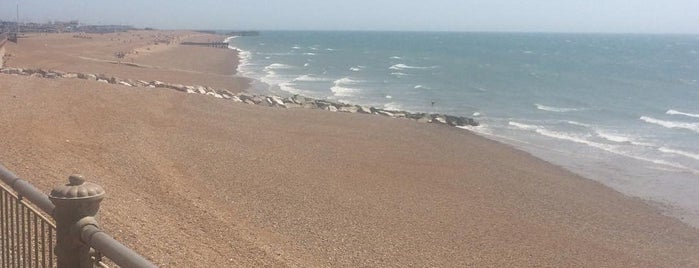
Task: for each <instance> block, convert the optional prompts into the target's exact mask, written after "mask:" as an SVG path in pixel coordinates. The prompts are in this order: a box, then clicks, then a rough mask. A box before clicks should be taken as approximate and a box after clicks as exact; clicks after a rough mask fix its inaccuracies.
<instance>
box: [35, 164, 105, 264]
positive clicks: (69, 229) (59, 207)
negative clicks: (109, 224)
mask: <svg viewBox="0 0 699 268" xmlns="http://www.w3.org/2000/svg"><path fill="white" fill-rule="evenodd" d="M68 180H69V183H68V184H66V185H62V186H58V187H56V188H54V189H53V190H52V191H51V195H50V196H49V198H50V199H51V202H53V204H54V205H56V208H55V209H54V211H53V218H54V219H55V220H56V247H55V253H56V257H57V258H58V268H74V267H79V268H88V267H90V268H92V267H93V262H92V260H91V256H90V246H88V245H87V244H85V243H83V242H82V238H81V233H82V228H83V227H84V226H85V225H95V226H96V225H97V222H96V221H95V218H94V217H95V216H96V215H97V212H98V211H99V205H100V202H101V201H102V199H103V198H104V189H102V187H101V186H99V185H97V184H94V183H89V182H85V179H84V178H83V177H82V176H81V175H71V176H70V177H69V178H68Z"/></svg>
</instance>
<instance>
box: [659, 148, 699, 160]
mask: <svg viewBox="0 0 699 268" xmlns="http://www.w3.org/2000/svg"><path fill="white" fill-rule="evenodd" d="M658 151H661V152H663V153H668V154H676V155H681V156H684V157H689V158H692V159H695V160H699V154H698V153H693V152H686V151H682V150H676V149H670V148H667V147H660V148H658Z"/></svg>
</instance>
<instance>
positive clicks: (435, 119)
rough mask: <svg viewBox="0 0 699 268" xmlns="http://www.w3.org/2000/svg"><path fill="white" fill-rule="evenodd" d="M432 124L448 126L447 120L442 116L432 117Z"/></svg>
mask: <svg viewBox="0 0 699 268" xmlns="http://www.w3.org/2000/svg"><path fill="white" fill-rule="evenodd" d="M432 123H442V124H446V123H447V119H446V118H444V116H443V115H441V114H436V115H432Z"/></svg>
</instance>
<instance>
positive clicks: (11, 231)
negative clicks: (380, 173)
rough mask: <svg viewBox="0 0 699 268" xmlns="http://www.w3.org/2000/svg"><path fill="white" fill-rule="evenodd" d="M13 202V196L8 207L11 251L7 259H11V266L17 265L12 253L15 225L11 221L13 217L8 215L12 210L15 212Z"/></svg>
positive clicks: (12, 212) (10, 214)
mask: <svg viewBox="0 0 699 268" xmlns="http://www.w3.org/2000/svg"><path fill="white" fill-rule="evenodd" d="M14 203H15V202H14V198H10V207H9V209H10V210H9V211H10V213H9V217H8V220H9V222H10V249H11V252H10V257H9V259H10V260H11V261H12V262H11V263H12V267H17V260H15V254H14V253H15V252H14V250H15V249H16V248H15V225H14V222H13V221H12V220H13V219H12V218H10V217H12V214H14V212H15V210H14Z"/></svg>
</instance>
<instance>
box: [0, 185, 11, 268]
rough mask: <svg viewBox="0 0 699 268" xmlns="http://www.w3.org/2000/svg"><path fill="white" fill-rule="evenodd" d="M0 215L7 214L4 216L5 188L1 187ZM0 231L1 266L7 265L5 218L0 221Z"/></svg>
mask: <svg viewBox="0 0 699 268" xmlns="http://www.w3.org/2000/svg"><path fill="white" fill-rule="evenodd" d="M0 216H2V218H3V219H7V216H5V189H4V188H3V189H2V191H0ZM0 233H1V235H2V241H0V244H1V245H0V247H2V252H1V253H0V254H2V255H0V256H1V257H2V260H0V264H2V267H7V265H6V264H7V258H6V257H5V251H7V250H9V249H8V248H7V246H5V241H6V240H7V235H5V220H3V221H2V222H0Z"/></svg>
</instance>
